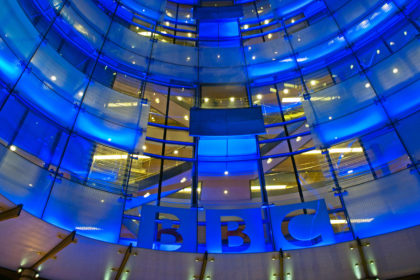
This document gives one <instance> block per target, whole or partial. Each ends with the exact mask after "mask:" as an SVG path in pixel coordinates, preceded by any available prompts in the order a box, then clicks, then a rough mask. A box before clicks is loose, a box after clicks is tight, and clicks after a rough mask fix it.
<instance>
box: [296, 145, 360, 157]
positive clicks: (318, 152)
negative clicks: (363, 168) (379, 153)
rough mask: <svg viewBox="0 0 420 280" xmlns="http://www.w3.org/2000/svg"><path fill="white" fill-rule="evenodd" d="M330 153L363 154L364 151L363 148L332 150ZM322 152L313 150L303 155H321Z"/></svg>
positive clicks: (329, 150)
mask: <svg viewBox="0 0 420 280" xmlns="http://www.w3.org/2000/svg"><path fill="white" fill-rule="evenodd" d="M328 152H329V153H330V154H342V153H363V149H362V148H360V147H359V148H331V149H328ZM321 153H322V151H321V150H312V151H308V152H305V153H303V155H309V154H321Z"/></svg>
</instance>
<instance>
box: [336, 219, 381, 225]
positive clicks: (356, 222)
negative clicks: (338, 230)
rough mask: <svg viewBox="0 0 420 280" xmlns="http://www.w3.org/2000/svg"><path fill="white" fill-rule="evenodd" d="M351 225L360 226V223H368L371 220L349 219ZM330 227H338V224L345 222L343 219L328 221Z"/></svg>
mask: <svg viewBox="0 0 420 280" xmlns="http://www.w3.org/2000/svg"><path fill="white" fill-rule="evenodd" d="M350 221H351V222H352V223H355V224H360V223H370V222H372V221H373V218H366V219H350ZM330 223H331V224H332V225H340V224H347V221H346V220H344V219H336V220H330Z"/></svg>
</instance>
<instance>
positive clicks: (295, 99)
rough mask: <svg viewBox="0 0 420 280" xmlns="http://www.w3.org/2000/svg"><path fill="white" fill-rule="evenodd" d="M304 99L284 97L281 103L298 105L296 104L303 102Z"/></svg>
mask: <svg viewBox="0 0 420 280" xmlns="http://www.w3.org/2000/svg"><path fill="white" fill-rule="evenodd" d="M301 101H302V98H301V97H283V98H282V99H281V102H283V103H296V102H301Z"/></svg>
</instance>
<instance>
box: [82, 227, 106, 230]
mask: <svg viewBox="0 0 420 280" xmlns="http://www.w3.org/2000/svg"><path fill="white" fill-rule="evenodd" d="M76 229H77V230H102V229H101V228H98V227H76Z"/></svg>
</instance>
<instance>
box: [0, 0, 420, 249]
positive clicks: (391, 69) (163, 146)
mask: <svg viewBox="0 0 420 280" xmlns="http://www.w3.org/2000/svg"><path fill="white" fill-rule="evenodd" d="M419 5H420V2H419V1H404V0H392V1H383V0H374V1H373V0H353V1H345V0H340V1H332V0H323V1H311V0H300V1H296V0H295V1H278V0H266V1H245V0H242V1H223V0H221V1H192V0H190V1H181V0H177V1H169V0H168V1H152V0H142V1H140V0H138V1H134V0H120V1H110V0H63V1H62V0H17V1H16V0H4V1H3V5H2V9H0V20H1V22H2V24H1V25H0V37H1V39H0V142H1V143H0V166H1V168H0V193H1V194H2V195H4V196H5V197H6V198H8V199H9V200H11V201H13V202H14V203H23V205H24V209H25V210H27V211H29V212H30V213H31V214H33V215H34V216H36V217H39V218H41V219H43V220H45V221H47V222H50V223H52V224H55V225H57V226H59V227H62V228H65V229H67V230H74V229H76V230H77V231H78V233H79V234H82V235H85V236H88V237H92V238H95V239H99V240H102V241H107V242H113V243H120V244H129V243H133V244H137V245H138V246H142V244H141V243H142V240H143V236H142V235H143V234H144V233H143V232H142V227H143V228H144V225H143V226H142V225H141V222H142V215H141V214H142V208H144V206H145V205H149V206H150V205H155V206H160V207H168V209H169V208H170V209H173V210H166V211H169V212H166V215H165V214H156V220H158V221H159V222H158V223H157V226H156V227H157V229H159V230H161V229H162V228H163V227H164V223H165V221H167V220H170V221H171V222H172V223H173V224H174V226H173V228H172V230H175V231H176V229H178V228H180V227H181V226H180V224H182V223H181V222H180V220H182V219H180V218H179V217H178V218H177V214H176V213H178V212H176V211H184V212H182V213H189V214H188V215H191V216H185V217H187V218H186V219H189V221H190V222H191V219H193V221H192V222H193V224H194V226H193V228H195V230H196V232H195V236H196V238H195V239H196V241H195V242H194V243H195V244H194V246H191V247H188V248H187V249H185V248H182V249H181V250H185V251H199V252H204V251H212V250H213V248H214V247H212V246H213V245H212V243H211V242H212V239H211V238H210V235H211V234H212V233H211V232H209V229H208V225H209V219H210V215H208V213H207V211H210V210H213V211H216V210H220V211H222V212H223V211H224V210H229V211H239V212H228V211H227V212H226V213H225V214H223V216H224V218H223V219H222V222H220V227H221V233H220V236H221V238H222V239H223V240H224V243H223V244H224V245H223V246H222V247H223V248H224V249H223V250H222V252H230V251H229V239H230V238H229V237H231V235H229V232H232V231H235V229H232V228H231V227H230V222H236V224H237V228H236V230H237V231H241V230H244V228H246V221H245V218H244V219H242V221H241V219H239V220H238V219H237V217H238V216H239V217H241V215H242V214H243V215H250V216H246V217H251V218H250V219H252V217H254V216H252V215H254V214H255V213H259V214H256V215H257V216H258V215H261V225H262V227H261V228H262V231H263V232H262V235H261V236H262V237H261V238H260V239H262V240H260V241H261V243H262V244H263V245H262V246H260V247H258V248H254V249H253V251H272V250H277V249H278V248H277V247H278V246H276V245H275V243H276V240H277V239H276V235H275V234H274V233H273V232H274V230H273V227H274V226H277V227H282V226H283V227H284V225H282V224H280V225H277V224H276V222H275V221H274V220H273V219H272V217H274V216H275V215H274V212H275V210H274V209H276V208H275V207H277V206H279V207H280V206H287V205H289V206H290V205H292V204H298V203H312V202H315V201H319V200H324V201H325V205H326V211H327V215H328V217H329V221H330V224H331V227H332V230H333V233H334V238H333V239H331V240H330V241H328V240H329V239H328V240H327V241H326V242H325V243H319V242H318V243H317V242H312V243H302V244H301V243H296V244H300V245H296V246H298V247H299V246H300V247H311V246H316V245H325V244H331V243H334V242H341V241H348V240H352V239H355V238H357V237H360V238H366V237H371V236H374V235H379V234H384V233H387V232H391V231H395V230H400V229H404V228H408V227H411V226H415V225H418V224H420V210H419V204H420V169H419V165H418V163H419V158H420V147H419V144H418V143H419V142H420V134H419V133H418V132H417V127H419V125H420V111H419V108H420V97H419V94H418V90H419V85H420V84H419V83H420V82H419V78H420V59H419V58H420V42H419V39H418V38H419V32H420V26H419V25H420V9H419ZM258 106H259V107H261V109H262V113H263V121H264V125H265V130H266V133H264V134H260V135H251V136H250V135H248V136H246V137H245V136H241V137H239V136H238V137H231V138H217V139H213V138H205V137H198V136H192V135H190V133H189V127H190V109H191V108H201V109H238V108H250V107H258ZM215 120H216V119H215ZM302 205H303V206H302V207H301V208H299V209H297V210H296V211H295V212H293V214H292V215H289V216H287V217H285V221H286V222H285V223H289V222H290V223H291V224H292V222H291V220H292V218H293V217H297V216H299V215H300V216H301V214H302V213H303V214H304V215H305V216H311V217H316V216H317V215H313V213H312V212H311V211H309V209H313V208H311V207H309V206H310V204H302ZM305 205H306V206H307V207H308V208H305V207H306V206H305ZM146 208H147V207H146ZM162 209H163V208H162ZM165 209H166V208H165ZM233 209H234V210H233ZM307 210H308V211H307ZM171 211H175V212H171ZM240 211H243V212H240ZM299 211H300V212H299ZM222 212H221V213H222ZM254 212H255V213H254ZM179 213H181V212H179ZM214 213H216V212H214ZM229 213H231V214H232V215H228V214H229ZM241 213H242V214H241ZM252 213H254V214H252ZM251 214H252V215H251ZM180 215H181V214H180ZM182 215H184V214H182ZM182 215H181V216H182ZM185 215H187V214H185ZM188 217H189V218H188ZM235 217H236V218H235ZM143 223H144V219H143ZM220 227H219V229H220ZM291 227H292V226H291ZM286 228H287V226H286ZM289 229H290V228H289ZM292 231H293V230H292ZM166 234H167V235H168V233H166ZM171 234H172V235H173V232H172V233H169V235H171ZM163 235H165V234H163ZM248 235H249V234H248ZM289 235H293V233H290V234H289ZM286 236H288V234H286ZM144 238H145V237H144ZM305 238H306V237H302V240H307V239H305ZM184 239H185V238H184ZM309 239H310V238H309ZM288 240H289V239H288ZM277 241H278V240H277ZM324 241H325V240H324ZM170 243H171V242H169V243H167V242H165V241H164V238H163V237H162V239H160V237H159V240H157V241H156V244H158V245H153V246H152V248H155V249H163V250H174V249H178V248H175V247H171V246H169V245H168V244H170ZM165 244H166V246H164V245H165ZM226 244H227V245H226ZM250 244H252V243H251V241H250V240H249V236H248V237H243V236H242V245H238V246H236V247H238V248H236V249H237V252H242V251H243V252H246V251H247V248H249V247H250V246H251V245H250ZM294 246H295V245H294ZM244 248H245V249H244ZM232 250H233V249H232ZM216 251H217V250H216Z"/></svg>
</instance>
